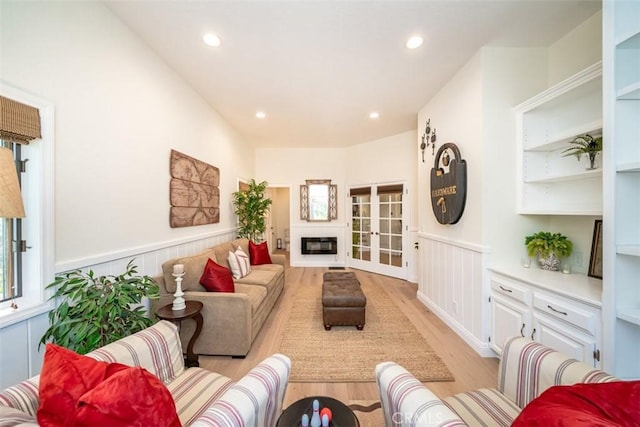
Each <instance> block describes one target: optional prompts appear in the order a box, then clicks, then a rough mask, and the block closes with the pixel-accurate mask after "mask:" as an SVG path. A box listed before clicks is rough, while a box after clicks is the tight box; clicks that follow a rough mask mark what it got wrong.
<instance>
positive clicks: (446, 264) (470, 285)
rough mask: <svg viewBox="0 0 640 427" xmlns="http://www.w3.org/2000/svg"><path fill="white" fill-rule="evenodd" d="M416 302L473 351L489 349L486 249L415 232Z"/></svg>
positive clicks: (482, 352) (487, 351) (484, 352)
mask: <svg viewBox="0 0 640 427" xmlns="http://www.w3.org/2000/svg"><path fill="white" fill-rule="evenodd" d="M418 242H419V258H420V261H419V269H418V276H419V278H418V299H419V300H420V301H421V302H422V303H423V304H424V305H425V306H427V308H429V309H430V310H431V311H432V312H434V313H435V314H436V315H437V316H438V317H439V318H440V319H442V320H443V321H444V322H445V323H446V324H447V325H448V326H449V327H450V328H451V329H453V330H454V331H455V332H456V333H457V334H458V335H459V336H460V337H461V338H462V339H464V340H465V342H466V343H467V344H469V345H470V346H471V347H472V348H473V349H474V350H476V352H478V353H479V354H480V355H482V356H484V357H494V356H495V353H493V351H491V349H490V348H489V342H488V336H489V316H490V307H489V301H488V298H489V282H488V274H487V271H486V266H487V265H488V262H487V260H488V257H489V248H487V247H485V246H480V245H476V244H472V243H467V242H461V241H456V240H452V239H448V238H445V237H441V236H435V235H431V234H426V233H418Z"/></svg>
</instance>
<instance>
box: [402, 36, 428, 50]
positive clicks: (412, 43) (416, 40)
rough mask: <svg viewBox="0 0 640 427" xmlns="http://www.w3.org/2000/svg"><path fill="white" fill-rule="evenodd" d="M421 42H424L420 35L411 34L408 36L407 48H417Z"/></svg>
mask: <svg viewBox="0 0 640 427" xmlns="http://www.w3.org/2000/svg"><path fill="white" fill-rule="evenodd" d="M422 42H424V39H423V38H422V37H420V36H417V35H416V36H411V37H409V40H407V44H406V46H407V49H417V48H419V47H420V46H422Z"/></svg>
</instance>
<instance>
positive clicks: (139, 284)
mask: <svg viewBox="0 0 640 427" xmlns="http://www.w3.org/2000/svg"><path fill="white" fill-rule="evenodd" d="M133 261H134V260H131V261H130V262H129V263H128V264H127V267H126V271H125V272H124V273H122V274H120V275H118V276H112V275H109V276H97V275H96V274H95V273H94V272H93V271H92V270H89V272H88V273H84V272H82V271H80V270H75V271H71V272H68V273H65V274H62V275H60V276H57V277H56V279H55V281H54V282H53V283H51V284H49V285H47V287H46V288H47V289H51V288H53V289H55V293H54V294H53V295H52V296H51V298H50V299H52V300H57V299H60V300H61V301H60V304H59V305H58V306H57V307H56V308H54V309H53V310H51V311H50V312H49V324H50V326H49V329H47V331H46V332H45V333H44V335H43V336H42V339H41V340H40V344H41V345H42V344H45V343H46V342H48V341H52V342H53V343H55V344H58V345H60V346H62V347H66V348H68V349H71V350H73V351H75V352H77V353H80V354H85V353H88V352H90V351H93V350H95V349H96V348H98V347H102V346H104V345H106V344H109V343H111V342H113V341H116V340H119V339H120V338H123V337H126V336H128V335H131V334H133V333H135V332H138V331H141V330H142V329H145V328H147V327H148V326H151V325H152V323H153V321H152V320H151V319H150V318H149V317H148V316H147V311H146V308H145V307H143V306H141V303H142V299H143V298H145V297H146V298H158V296H159V295H158V285H157V284H156V283H155V282H154V281H153V279H151V277H149V276H140V275H138V274H137V267H136V266H135V265H134V264H133Z"/></svg>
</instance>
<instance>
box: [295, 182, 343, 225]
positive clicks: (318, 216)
mask: <svg viewBox="0 0 640 427" xmlns="http://www.w3.org/2000/svg"><path fill="white" fill-rule="evenodd" d="M336 218H338V186H337V185H335V184H331V180H330V179H307V180H306V184H304V185H301V186H300V219H304V220H307V221H331V220H333V219H336Z"/></svg>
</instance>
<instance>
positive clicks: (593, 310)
mask: <svg viewBox="0 0 640 427" xmlns="http://www.w3.org/2000/svg"><path fill="white" fill-rule="evenodd" d="M490 271H491V279H490V281H491V298H490V302H491V314H492V317H491V337H490V342H491V348H492V349H493V350H494V351H495V352H497V353H498V354H501V353H502V345H503V343H504V341H505V340H506V339H507V338H510V337H512V336H515V335H520V336H524V337H529V338H531V339H532V340H534V341H538V342H540V343H542V344H544V345H546V346H548V347H551V348H553V349H555V350H557V351H560V352H562V353H565V354H567V355H569V356H571V357H573V358H575V359H577V360H580V361H583V362H585V363H589V364H593V366H596V367H600V348H601V347H602V343H601V334H602V325H601V324H602V315H601V302H600V293H601V287H600V281H599V280H595V279H591V278H588V277H586V276H583V275H577V274H576V275H566V274H562V273H558V272H552V271H544V270H538V269H534V268H531V269H525V268H510V269H504V268H492V269H490Z"/></svg>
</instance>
